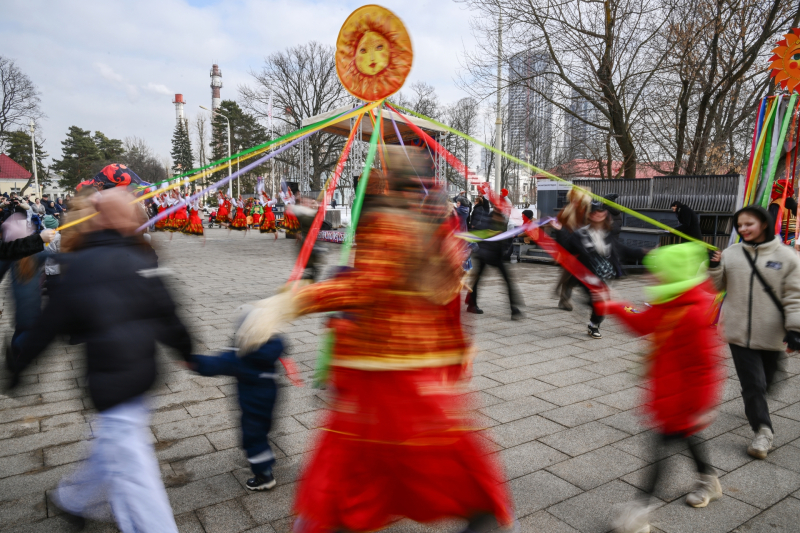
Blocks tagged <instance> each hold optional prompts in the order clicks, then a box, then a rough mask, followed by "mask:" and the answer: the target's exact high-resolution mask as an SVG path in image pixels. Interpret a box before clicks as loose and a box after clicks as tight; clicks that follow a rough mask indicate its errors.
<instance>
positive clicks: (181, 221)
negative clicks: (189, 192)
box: [172, 191, 189, 232]
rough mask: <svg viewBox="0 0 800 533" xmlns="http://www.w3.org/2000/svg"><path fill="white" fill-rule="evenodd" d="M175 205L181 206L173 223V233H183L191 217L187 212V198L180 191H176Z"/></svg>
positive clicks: (175, 213)
mask: <svg viewBox="0 0 800 533" xmlns="http://www.w3.org/2000/svg"><path fill="white" fill-rule="evenodd" d="M175 196H176V198H175V205H178V206H180V207H179V208H178V209H176V210H175V212H174V213H172V215H173V221H172V231H178V232H182V231H183V229H184V228H185V227H186V224H188V223H189V215H188V213H187V212H186V197H185V196H184V195H183V194H181V192H180V191H175Z"/></svg>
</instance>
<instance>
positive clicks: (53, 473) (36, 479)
mask: <svg viewBox="0 0 800 533" xmlns="http://www.w3.org/2000/svg"><path fill="white" fill-rule="evenodd" d="M72 470H73V467H72V466H69V465H66V466H56V467H54V468H49V469H47V468H46V469H42V470H40V471H33V472H28V473H24V474H19V475H16V476H10V477H6V478H3V479H0V501H9V500H14V499H16V498H19V497H21V496H25V495H28V494H35V493H42V494H44V491H46V490H48V489H51V488H53V487H55V486H56V484H57V483H58V480H60V479H61V478H62V477H63V476H64V475H65V474H66V473H67V472H70V471H72Z"/></svg>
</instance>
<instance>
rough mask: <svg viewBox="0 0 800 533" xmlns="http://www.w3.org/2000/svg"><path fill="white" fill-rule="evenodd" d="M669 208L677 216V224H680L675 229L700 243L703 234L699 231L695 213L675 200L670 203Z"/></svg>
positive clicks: (698, 221)
mask: <svg viewBox="0 0 800 533" xmlns="http://www.w3.org/2000/svg"><path fill="white" fill-rule="evenodd" d="M670 207H671V208H672V211H674V212H675V214H676V215H678V222H680V225H679V226H678V227H677V228H675V229H676V230H678V231H680V232H681V233H685V234H686V235H688V236H689V237H692V238H694V239H697V240H698V241H702V240H703V232H702V230H701V229H700V217H699V216H697V213H695V212H694V210H692V208H691V207H689V206H688V205H686V204H683V203H681V202H679V201H677V200H675V201H674V202H672V205H671V206H670Z"/></svg>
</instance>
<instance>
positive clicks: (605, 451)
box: [547, 446, 647, 490]
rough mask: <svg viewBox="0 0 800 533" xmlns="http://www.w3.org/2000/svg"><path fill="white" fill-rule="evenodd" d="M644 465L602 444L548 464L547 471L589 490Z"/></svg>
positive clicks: (640, 461) (636, 458)
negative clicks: (591, 449) (550, 464)
mask: <svg viewBox="0 0 800 533" xmlns="http://www.w3.org/2000/svg"><path fill="white" fill-rule="evenodd" d="M645 465H647V463H646V462H644V461H642V460H641V459H639V458H638V457H634V456H633V455H630V454H627V453H625V452H623V451H622V450H617V449H616V448H613V447H611V446H604V447H603V448H600V449H597V450H594V451H591V452H588V453H585V454H583V455H579V456H578V457H575V458H573V459H569V460H566V461H563V462H561V463H558V464H555V465H553V466H549V467H547V471H548V472H551V473H553V474H555V475H557V476H558V477H560V478H561V479H564V480H566V481H569V482H570V483H572V484H573V485H576V486H578V487H580V488H582V489H583V490H590V489H593V488H595V487H597V486H600V485H603V484H604V483H608V482H609V481H611V480H613V479H616V478H619V477H622V476H624V475H625V474H628V473H630V472H633V471H634V470H637V469H639V468H642V467H644V466H645Z"/></svg>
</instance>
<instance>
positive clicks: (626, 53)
mask: <svg viewBox="0 0 800 533" xmlns="http://www.w3.org/2000/svg"><path fill="white" fill-rule="evenodd" d="M462 1H464V2H465V3H466V4H467V5H469V6H470V7H472V8H473V9H475V10H476V11H477V12H478V16H477V17H475V19H474V20H473V28H474V30H475V32H476V34H477V35H478V37H479V38H480V40H481V43H482V46H481V49H480V50H479V51H478V52H476V53H474V54H468V55H467V56H466V62H467V65H466V66H467V73H466V76H465V77H463V78H462V80H461V81H462V86H463V87H464V88H465V89H467V90H468V91H472V92H474V93H475V94H476V95H477V96H486V95H487V94H491V92H493V91H494V90H495V89H494V84H495V76H496V74H495V69H496V61H497V55H496V50H497V35H498V31H497V24H498V15H499V13H500V12H501V11H502V15H503V25H504V26H503V36H504V42H503V50H504V53H505V55H504V57H503V58H501V60H502V62H503V63H504V64H506V65H509V64H510V61H509V60H510V58H511V57H513V56H514V55H515V54H517V53H520V52H522V51H525V50H534V51H536V52H537V53H541V54H544V55H546V56H547V58H548V62H549V64H550V66H549V68H547V69H545V71H544V72H541V73H539V75H541V74H545V75H549V76H552V77H553V78H554V80H556V83H555V86H554V87H551V88H548V89H547V90H544V89H543V88H542V86H541V84H536V83H529V84H528V85H529V88H530V90H532V91H535V92H537V94H539V95H540V96H541V97H542V98H544V99H545V100H547V101H549V102H551V103H552V104H553V106H554V107H556V108H557V109H559V110H560V111H561V112H562V113H565V114H567V115H571V116H574V117H575V118H576V119H577V120H581V121H584V122H586V123H588V124H589V125H590V126H592V127H593V128H595V129H597V130H601V131H609V132H611V134H612V136H613V141H614V142H615V144H616V145H617V147H618V149H619V151H620V152H621V155H622V158H623V165H624V177H626V178H634V177H635V176H636V165H637V162H638V158H637V140H636V133H635V132H636V128H637V126H638V124H639V122H640V121H641V120H643V117H642V116H641V115H640V114H639V112H638V111H639V110H640V106H639V103H640V101H641V100H642V99H643V98H644V97H645V96H646V94H647V93H648V91H649V89H650V88H651V84H652V83H653V77H654V75H655V73H656V72H658V71H659V70H660V69H661V68H662V67H663V62H664V61H665V59H666V57H667V56H668V54H669V53H670V50H669V48H668V47H666V46H663V45H661V41H663V38H662V35H661V33H662V30H663V27H664V26H665V24H667V21H668V20H670V18H671V16H672V11H673V7H672V5H671V4H668V3H667V2H661V1H660V0H603V1H594V2H586V1H583V0H462ZM509 80H510V77H509V78H508V79H506V80H505V84H506V86H507V85H508V84H509ZM515 83H526V79H525V76H524V75H522V76H519V77H517V78H516V79H515ZM573 94H577V95H579V96H580V97H582V98H584V99H585V100H586V101H588V102H589V103H590V104H591V105H592V106H593V107H594V108H595V109H597V111H598V118H599V119H600V120H594V119H590V118H587V117H586V116H582V115H579V114H576V113H574V112H573V111H572V110H571V109H570V106H569V102H570V99H571V98H572V95H573Z"/></svg>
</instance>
